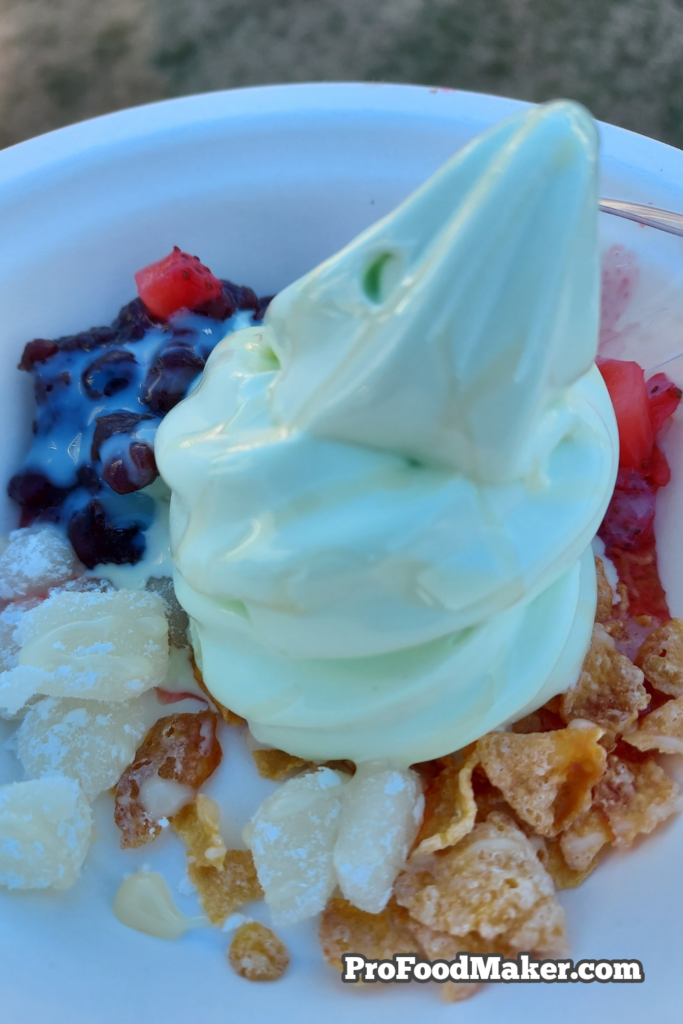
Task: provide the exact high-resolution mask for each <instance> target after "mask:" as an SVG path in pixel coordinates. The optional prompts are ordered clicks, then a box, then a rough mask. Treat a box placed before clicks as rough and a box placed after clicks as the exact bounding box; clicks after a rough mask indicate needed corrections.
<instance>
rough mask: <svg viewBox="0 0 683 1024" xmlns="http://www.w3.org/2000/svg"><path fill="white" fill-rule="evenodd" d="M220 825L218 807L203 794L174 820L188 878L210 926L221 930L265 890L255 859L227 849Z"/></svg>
mask: <svg viewBox="0 0 683 1024" xmlns="http://www.w3.org/2000/svg"><path fill="white" fill-rule="evenodd" d="M219 824H220V808H219V806H218V804H217V803H216V802H215V801H214V800H211V799H210V798H209V797H207V796H204V794H203V793H198V794H197V797H196V799H195V800H194V802H193V803H191V804H188V805H187V806H186V807H183V808H182V809H181V810H180V811H178V813H177V814H175V815H174V816H173V818H172V820H171V825H172V826H173V829H174V831H175V832H177V834H178V835H179V836H180V838H181V839H182V841H183V842H184V843H185V846H186V847H187V875H188V878H189V879H190V881H191V882H192V884H193V885H195V886H196V888H197V891H198V893H199V899H200V901H201V904H202V907H203V908H204V911H205V912H206V915H207V917H208V918H209V920H210V921H211V923H212V924H214V925H217V926H219V927H221V926H222V925H224V924H225V922H226V921H227V919H228V917H229V916H230V915H231V914H232V913H233V912H234V911H235V910H237V908H238V907H241V906H243V905H244V904H245V903H250V902H251V901H252V900H259V899H261V898H262V896H263V890H262V889H261V886H260V885H259V882H258V879H257V877H256V869H255V867H254V859H253V857H252V855H251V854H250V853H249V851H248V850H228V849H226V846H225V843H224V842H223V837H222V835H221V833H220V827H219Z"/></svg>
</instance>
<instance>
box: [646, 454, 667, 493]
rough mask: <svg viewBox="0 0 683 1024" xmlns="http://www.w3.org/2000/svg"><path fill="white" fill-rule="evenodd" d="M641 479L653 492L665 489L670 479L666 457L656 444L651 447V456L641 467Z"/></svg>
mask: <svg viewBox="0 0 683 1024" xmlns="http://www.w3.org/2000/svg"><path fill="white" fill-rule="evenodd" d="M643 477H644V478H645V480H647V482H648V483H649V484H650V485H651V486H652V487H653V488H654V489H655V490H657V488H658V487H666V485H667V484H668V482H669V480H670V479H671V470H670V469H669V463H668V460H667V457H666V455H665V454H664V452H663V451H662V449H661V448H660V447H659V445H658V444H655V445H654V446H653V448H652V454H651V455H650V458H649V459H647V460H646V462H645V465H644V466H643Z"/></svg>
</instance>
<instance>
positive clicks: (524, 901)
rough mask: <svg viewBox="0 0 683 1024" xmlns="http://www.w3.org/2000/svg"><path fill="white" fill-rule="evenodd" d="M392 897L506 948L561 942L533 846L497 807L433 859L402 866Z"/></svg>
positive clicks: (555, 909)
mask: <svg viewBox="0 0 683 1024" xmlns="http://www.w3.org/2000/svg"><path fill="white" fill-rule="evenodd" d="M395 894H396V900H397V902H398V903H399V904H400V905H401V906H404V907H406V909H407V910H408V911H409V912H410V914H411V916H412V917H414V918H415V919H416V920H417V921H419V922H420V923H422V924H425V925H428V926H429V927H430V928H433V929H435V930H436V931H440V932H447V933H448V934H449V935H455V936H461V937H464V936H466V935H468V934H469V933H475V934H476V935H478V936H480V937H481V938H482V939H484V940H485V941H495V942H497V943H498V942H502V943H504V944H505V945H507V946H509V947H511V948H512V949H517V950H523V951H529V950H534V951H536V952H539V953H546V954H554V953H558V952H560V951H562V950H564V949H565V947H566V936H565V922H564V912H563V910H562V908H561V907H560V905H559V903H558V902H557V899H556V897H555V889H554V886H553V882H552V879H551V878H550V876H549V875H548V873H547V871H546V870H545V868H544V867H543V865H542V864H541V862H540V860H539V859H538V857H537V856H536V851H535V849H534V847H533V845H532V844H531V843H530V842H529V840H528V839H527V837H526V836H525V835H524V833H523V832H522V831H521V830H520V829H518V828H517V826H516V825H515V824H514V822H513V821H512V820H511V819H510V818H509V817H508V816H507V815H505V814H498V813H493V814H491V815H489V818H488V820H487V821H486V822H483V823H481V824H479V825H475V827H474V829H473V831H472V832H470V833H469V835H466V836H465V837H464V839H461V840H460V842H459V843H458V845H457V846H453V847H451V848H450V849H449V850H446V851H445V852H444V853H442V854H440V855H438V856H437V857H435V858H434V863H433V864H432V865H431V866H430V867H429V868H428V869H424V870H415V871H406V872H404V873H403V874H402V875H399V877H398V879H397V881H396V886H395Z"/></svg>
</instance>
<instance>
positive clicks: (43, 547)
mask: <svg viewBox="0 0 683 1024" xmlns="http://www.w3.org/2000/svg"><path fill="white" fill-rule="evenodd" d="M82 569H83V566H82V565H81V564H80V562H79V561H78V559H77V558H76V555H75V554H74V550H73V548H72V547H71V544H70V543H69V541H68V540H67V538H66V537H65V536H64V534H63V533H62V532H61V531H60V530H58V529H57V527H55V526H39V527H34V526H30V527H27V528H26V529H22V530H13V531H12V533H10V535H9V539H8V543H7V546H6V547H5V549H4V551H3V552H2V554H0V598H2V599H4V600H6V601H11V600H13V599H14V598H16V597H27V596H30V595H32V594H45V593H46V592H47V591H48V590H49V589H50V587H56V586H59V584H60V583H65V582H66V581H67V580H69V579H71V577H72V576H74V575H75V574H76V573H77V572H79V571H82Z"/></svg>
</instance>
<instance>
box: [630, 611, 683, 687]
mask: <svg viewBox="0 0 683 1024" xmlns="http://www.w3.org/2000/svg"><path fill="white" fill-rule="evenodd" d="M635 663H636V665H638V667H639V668H641V669H642V670H643V672H644V674H645V678H646V679H647V681H648V683H650V684H651V685H652V686H653V687H654V688H655V690H660V691H661V692H662V693H666V694H668V695H669V696H670V697H683V619H670V620H669V621H668V622H663V623H662V625H661V626H659V627H658V628H657V629H655V630H654V632H653V633H650V635H649V636H648V638H647V639H646V640H645V642H644V643H643V644H642V645H641V647H640V649H639V651H638V653H637V655H636V658H635Z"/></svg>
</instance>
